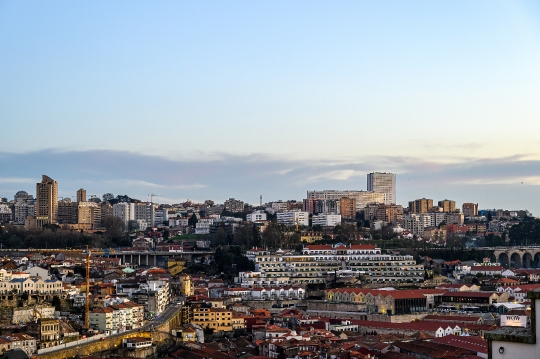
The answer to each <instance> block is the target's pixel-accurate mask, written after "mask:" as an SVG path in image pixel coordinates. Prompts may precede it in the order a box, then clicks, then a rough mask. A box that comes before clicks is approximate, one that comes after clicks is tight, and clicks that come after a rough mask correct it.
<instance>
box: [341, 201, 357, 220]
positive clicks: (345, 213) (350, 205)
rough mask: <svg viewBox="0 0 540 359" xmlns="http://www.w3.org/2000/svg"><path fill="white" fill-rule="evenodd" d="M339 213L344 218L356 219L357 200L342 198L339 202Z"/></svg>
mask: <svg viewBox="0 0 540 359" xmlns="http://www.w3.org/2000/svg"><path fill="white" fill-rule="evenodd" d="M339 213H340V214H341V217H342V218H347V219H351V218H356V199H355V198H349V197H342V198H341V199H340V200H339Z"/></svg>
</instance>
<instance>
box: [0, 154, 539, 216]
mask: <svg viewBox="0 0 540 359" xmlns="http://www.w3.org/2000/svg"><path fill="white" fill-rule="evenodd" d="M198 155H200V157H201V160H200V161H199V160H198V158H197V156H191V157H190V158H189V159H185V158H181V159H175V158H170V157H160V156H150V155H144V154H139V153H134V152H123V151H108V150H90V151H58V150H46V151H38V152H29V153H0V168H2V169H3V171H2V172H3V173H2V174H3V176H4V177H1V178H0V196H5V197H8V198H12V196H13V194H14V193H15V192H16V191H18V190H26V191H28V192H29V193H33V192H34V186H33V184H34V183H36V182H39V180H40V179H41V175H42V174H46V175H49V176H50V177H52V178H54V179H56V180H58V182H59V192H60V195H62V196H71V195H74V192H75V191H76V190H77V189H78V188H80V187H83V188H85V189H87V190H88V193H93V194H95V195H98V196H101V194H102V193H105V192H112V193H114V194H128V195H130V196H133V197H136V198H140V199H147V197H148V194H149V193H152V192H154V193H159V194H161V195H163V196H162V197H160V201H162V202H166V201H167V202H168V201H169V200H172V201H174V202H179V201H181V200H185V199H188V198H191V199H194V198H197V199H200V200H204V199H213V200H216V201H218V202H220V201H223V200H225V199H227V198H229V197H235V198H240V199H243V200H245V201H247V202H250V203H258V200H259V195H263V198H264V201H270V200H277V199H302V198H304V197H305V194H306V191H307V190H309V189H361V190H362V189H363V190H365V189H366V179H365V175H366V174H367V173H369V172H372V171H385V172H394V173H397V174H398V176H397V181H398V183H397V187H398V203H400V204H404V205H406V203H407V201H409V200H412V199H415V198H420V197H428V198H433V199H434V200H440V199H443V198H451V199H455V200H456V201H457V202H458V203H460V202H468V201H471V202H480V206H481V207H490V208H492V207H497V208H528V209H529V210H532V211H534V210H535V206H537V207H539V208H538V209H539V210H540V205H539V204H536V203H534V202H533V200H532V198H535V197H534V196H536V194H537V193H540V175H539V174H540V161H539V160H534V159H530V158H529V157H527V155H526V154H524V155H520V156H511V157H505V158H441V159H437V160H429V161H427V160H425V159H423V158H417V157H408V156H371V157H370V156H362V157H357V158H354V157H350V158H338V159H336V160H333V159H328V158H326V159H325V158H322V159H287V158H285V157H274V156H271V155H268V154H263V153H257V154H251V155H232V154H226V153H219V154H210V156H206V154H204V153H199V154H198ZM521 182H523V184H521ZM30 184H32V185H30ZM537 212H540V211H537Z"/></svg>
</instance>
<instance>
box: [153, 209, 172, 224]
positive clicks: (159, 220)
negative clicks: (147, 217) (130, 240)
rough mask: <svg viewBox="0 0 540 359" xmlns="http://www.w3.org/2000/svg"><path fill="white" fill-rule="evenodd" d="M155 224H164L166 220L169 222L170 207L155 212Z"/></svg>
mask: <svg viewBox="0 0 540 359" xmlns="http://www.w3.org/2000/svg"><path fill="white" fill-rule="evenodd" d="M154 216H155V217H154V218H155V221H154V225H156V226H160V225H163V223H165V222H167V223H168V222H169V210H168V209H158V210H157V211H155V213H154Z"/></svg>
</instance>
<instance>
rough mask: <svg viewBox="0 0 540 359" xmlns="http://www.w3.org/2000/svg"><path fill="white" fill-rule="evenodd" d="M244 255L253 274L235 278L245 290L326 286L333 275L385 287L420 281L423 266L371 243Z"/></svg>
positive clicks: (256, 249) (253, 250)
mask: <svg viewBox="0 0 540 359" xmlns="http://www.w3.org/2000/svg"><path fill="white" fill-rule="evenodd" d="M247 255H248V258H250V259H251V258H253V260H254V261H255V271H252V272H242V273H240V274H239V276H238V278H237V279H236V282H237V283H239V284H240V286H242V287H245V288H256V287H271V286H287V285H306V284H309V283H327V282H328V281H332V280H334V279H335V276H336V275H338V276H340V275H342V276H348V275H349V276H350V275H360V274H361V275H363V276H364V278H365V281H366V282H368V283H387V284H395V283H399V282H409V283H413V282H420V281H423V279H424V267H423V265H422V264H416V261H415V260H414V258H413V257H412V256H410V255H395V254H392V255H390V254H382V253H381V249H380V248H376V247H375V245H371V244H367V245H366V244H354V245H349V246H345V245H342V244H339V245H334V246H332V245H308V246H306V247H304V248H303V250H302V252H301V253H296V252H293V251H289V252H286V251H283V250H278V251H275V252H271V251H268V250H265V249H262V248H252V249H250V250H249V251H247ZM381 263H384V264H385V265H384V266H381Z"/></svg>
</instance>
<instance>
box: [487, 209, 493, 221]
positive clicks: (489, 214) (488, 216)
mask: <svg viewBox="0 0 540 359" xmlns="http://www.w3.org/2000/svg"><path fill="white" fill-rule="evenodd" d="M492 220H493V216H492V215H491V211H488V212H487V221H488V222H491V221H492Z"/></svg>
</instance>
